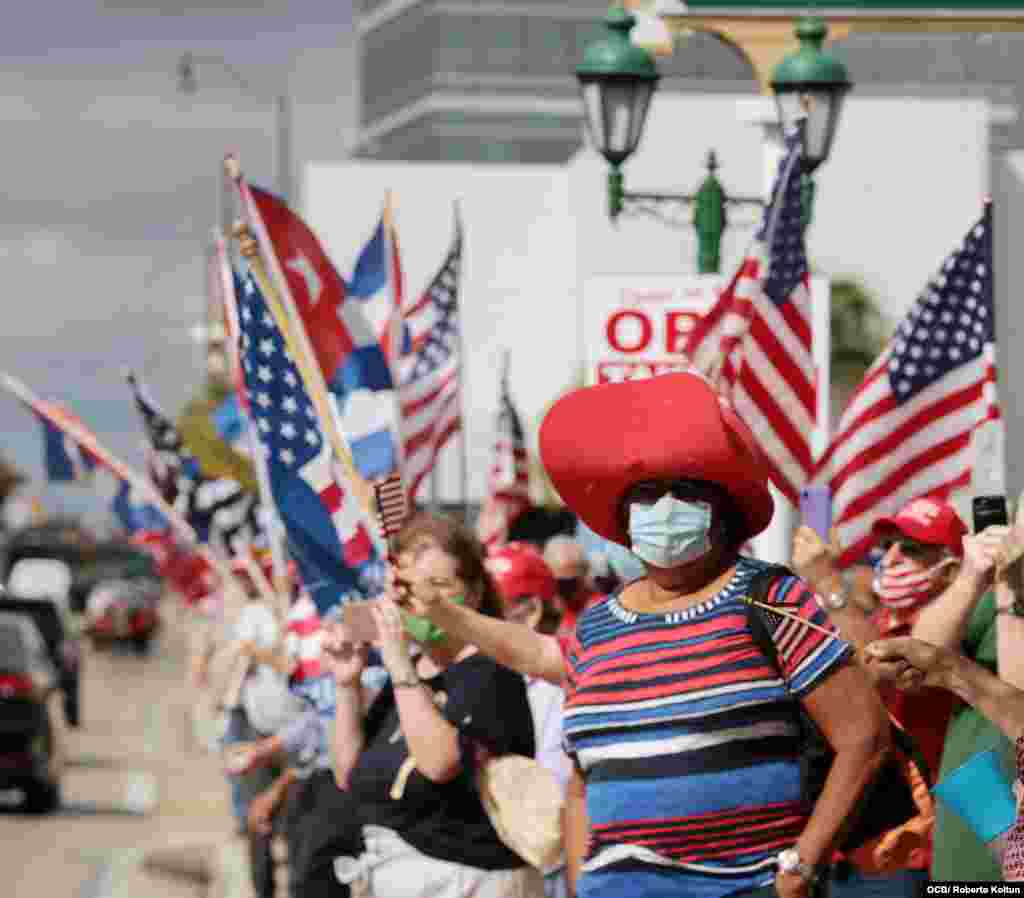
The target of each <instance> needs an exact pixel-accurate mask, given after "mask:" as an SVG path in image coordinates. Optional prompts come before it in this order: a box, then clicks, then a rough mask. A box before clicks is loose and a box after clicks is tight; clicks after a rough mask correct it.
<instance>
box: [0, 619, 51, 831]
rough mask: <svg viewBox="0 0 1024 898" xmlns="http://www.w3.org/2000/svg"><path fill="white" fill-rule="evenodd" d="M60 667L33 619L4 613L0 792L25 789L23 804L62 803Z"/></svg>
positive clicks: (39, 808)
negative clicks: (55, 664)
mask: <svg viewBox="0 0 1024 898" xmlns="http://www.w3.org/2000/svg"><path fill="white" fill-rule="evenodd" d="M58 696H59V688H58V677H57V672H56V669H55V668H54V666H53V664H51V663H50V660H49V658H48V657H47V650H46V644H45V642H44V640H43V637H42V636H41V635H40V633H39V630H38V628H37V627H36V625H35V623H33V620H32V618H30V617H28V616H27V615H25V614H21V613H16V612H12V611H0V790H4V791H6V790H13V789H17V790H19V791H21V792H22V793H23V796H24V798H23V808H24V810H26V811H28V812H29V813H46V812H48V811H52V810H54V809H56V808H57V807H58V806H59V805H60V784H61V775H62V773H63V770H64V763H65V756H64V749H63V745H62V740H61V738H60V725H59V715H60V711H59V709H56V707H55V702H56V700H57V698H58Z"/></svg>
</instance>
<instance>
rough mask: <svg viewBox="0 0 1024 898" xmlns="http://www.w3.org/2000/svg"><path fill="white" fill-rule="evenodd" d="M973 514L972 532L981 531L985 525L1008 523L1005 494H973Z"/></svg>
mask: <svg viewBox="0 0 1024 898" xmlns="http://www.w3.org/2000/svg"><path fill="white" fill-rule="evenodd" d="M971 512H972V514H973V516H974V532H975V533H981V531H982V530H984V529H985V528H986V527H992V526H996V525H998V526H1001V527H1005V526H1006V525H1007V524H1009V523H1010V515H1009V512H1008V511H1007V509H1006V496H975V497H974V501H973V502H972V503H971Z"/></svg>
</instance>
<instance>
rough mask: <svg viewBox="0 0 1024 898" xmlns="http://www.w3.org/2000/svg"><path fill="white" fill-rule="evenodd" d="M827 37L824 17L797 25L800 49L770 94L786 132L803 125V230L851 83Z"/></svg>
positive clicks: (778, 70)
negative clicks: (826, 46)
mask: <svg viewBox="0 0 1024 898" xmlns="http://www.w3.org/2000/svg"><path fill="white" fill-rule="evenodd" d="M827 35H828V26H827V25H826V24H825V21H824V19H821V18H819V17H817V16H810V17H807V18H803V19H800V20H799V21H798V22H797V24H796V36H797V40H799V41H800V47H799V49H798V50H796V51H795V52H793V53H791V54H790V55H789V56H787V57H786V58H785V59H783V60H782V62H780V63H779V64H778V65H777V66H776V67H775V71H774V72H773V73H772V91H773V92H774V94H775V105H776V108H777V109H778V111H779V122H780V123H781V125H782V129H783V132H788V131H789V130H790V129H792V128H795V127H798V126H799V125H800V123H801V122H802V126H803V135H804V137H803V139H804V153H803V162H804V176H803V197H804V227H806V226H807V225H808V224H809V223H810V220H811V212H812V209H813V205H814V181H813V179H812V175H813V173H814V171H815V169H817V168H818V166H819V165H821V164H822V163H823V162H824V161H825V160H826V159H828V157H829V154H830V153H831V152H832V142H833V141H834V140H835V136H836V131H837V130H838V128H839V116H840V113H841V112H842V110H843V101H844V100H845V99H846V95H847V93H849V91H850V88H851V87H853V84H852V83H851V81H850V77H849V75H848V74H847V72H846V66H844V65H843V64H842V63H841V62H840V61H839V60H838V59H836V58H835V57H834V56H832V55H831V54H830V53H826V52H825V51H824V50H823V49H822V45H823V44H824V42H825V38H826V36H827Z"/></svg>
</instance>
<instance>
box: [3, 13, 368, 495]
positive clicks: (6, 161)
mask: <svg viewBox="0 0 1024 898" xmlns="http://www.w3.org/2000/svg"><path fill="white" fill-rule="evenodd" d="M351 6H352V4H351V0H341V2H338V0H333V2H332V0H287V2H285V0H267V2H255V0H207V2H201V0H178V2H175V0H102V2H89V0H33V2H31V3H23V4H19V7H18V15H17V16H9V17H7V18H6V19H5V22H4V28H3V29H0V78H2V79H3V85H4V89H3V91H2V96H0V135H2V136H0V153H2V159H3V167H2V169H0V197H2V201H0V272H2V273H3V281H2V290H3V293H4V294H5V303H4V306H5V308H6V315H5V316H4V318H5V326H4V327H3V328H2V329H0V359H2V362H0V369H2V370H4V371H7V372H9V373H11V374H14V375H15V376H17V377H19V378H21V379H22V380H24V381H25V382H26V383H27V384H28V385H29V386H30V387H32V388H33V389H35V390H36V391H37V392H38V393H39V394H40V395H42V396H44V397H47V398H57V399H63V400H66V401H68V402H70V403H71V404H72V405H73V407H74V408H75V410H76V411H77V412H78V413H79V415H80V416H81V417H83V418H84V419H85V420H86V421H87V423H89V424H90V425H91V426H92V427H93V428H94V429H95V430H96V431H97V432H98V433H99V435H100V436H101V438H102V439H103V440H104V441H105V442H107V443H108V444H109V445H110V447H111V448H112V449H114V450H115V451H117V452H120V453H123V454H125V455H127V456H130V457H131V459H132V460H133V461H135V462H137V461H138V460H139V453H138V444H139V440H140V438H141V431H140V430H139V426H138V422H137V419H136V417H135V413H134V410H133V408H132V406H131V404H130V403H129V402H128V401H127V400H128V392H127V389H126V387H125V386H124V384H123V381H122V380H121V379H120V372H121V370H122V369H123V368H126V367H130V368H134V369H135V370H137V371H139V372H140V373H141V374H142V375H143V376H144V377H145V378H146V379H147V380H148V381H149V382H150V383H151V384H152V387H153V391H154V392H155V393H156V394H157V396H158V398H160V399H161V400H162V401H163V402H164V404H165V405H166V406H167V407H168V409H169V410H172V411H176V410H177V409H179V408H180V406H181V404H182V402H183V401H184V400H185V399H187V398H188V397H189V396H190V395H191V394H192V392H193V391H194V389H195V387H196V384H197V378H198V377H199V372H200V367H199V363H200V356H199V352H198V347H196V346H195V344H194V343H193V342H192V340H191V338H190V336H189V329H190V328H191V326H192V325H194V324H195V323H197V322H198V321H200V320H201V318H202V314H203V308H204V302H205V299H204V277H205V275H204V271H203V262H202V259H203V245H204V241H206V240H207V239H208V235H209V233H210V230H211V228H212V227H213V226H214V225H215V224H216V223H217V210H218V202H219V199H218V190H219V185H218V171H219V165H220V159H221V157H222V156H223V154H224V153H225V152H226V151H228V150H234V151H237V152H239V153H240V155H241V158H242V162H243V167H244V168H245V170H246V172H247V174H248V175H249V176H250V177H251V178H252V179H253V180H255V181H258V182H263V183H272V178H273V172H274V140H275V117H274V109H273V104H272V102H271V101H272V98H273V96H275V95H276V94H278V93H281V92H283V91H287V92H288V93H289V95H290V96H291V97H292V98H293V103H294V107H295V114H294V118H295V126H294V150H293V152H294V155H295V157H296V158H295V168H296V173H297V172H298V169H299V166H300V165H301V163H302V161H303V160H307V159H328V158H337V157H338V156H339V155H340V154H341V153H342V152H343V148H344V146H345V145H346V143H347V140H348V138H349V134H350V129H351V126H352V122H353V115H354V111H353V110H354V102H353V90H354V88H353V77H354V71H355V65H354V61H353V59H352V50H351V44H352V36H351V30H352V26H351V19H352V15H351ZM186 50H191V51H193V52H194V53H195V54H196V55H197V56H198V57H200V58H201V57H203V56H219V57H222V58H224V59H225V60H226V61H227V62H228V63H230V64H231V65H232V66H233V67H234V68H235V69H236V70H237V71H238V72H240V73H241V74H242V75H243V76H244V77H245V79H246V80H247V81H248V82H249V83H250V85H251V88H252V93H253V94H258V95H259V96H254V95H247V94H245V93H244V92H243V91H241V90H240V89H239V88H238V87H237V86H236V85H235V83H234V82H233V81H232V80H231V78H230V77H229V76H228V74H227V73H226V72H225V71H224V70H223V69H222V68H221V67H220V66H218V65H215V64H205V65H204V64H200V65H199V66H198V67H197V75H198V82H199V90H198V92H197V93H196V94H194V95H192V96H186V95H183V94H181V93H180V92H179V91H178V90H177V84H176V79H175V70H176V66H177V63H178V60H179V59H180V57H181V54H182V53H183V52H184V51H186ZM0 422H2V425H3V433H4V438H3V442H2V448H3V451H4V453H5V454H6V455H7V456H8V457H10V458H11V459H12V460H13V461H14V462H15V463H16V464H17V465H18V466H19V467H21V468H22V469H23V470H25V471H26V472H28V473H30V474H32V475H34V476H36V477H38V476H40V475H41V471H42V467H41V441H40V437H39V435H38V430H39V428H38V426H37V425H36V424H35V421H34V419H33V418H32V417H31V416H30V415H28V414H27V413H26V412H24V411H23V410H22V409H21V407H20V406H19V405H18V404H17V403H15V402H14V401H12V400H10V399H9V398H8V397H7V396H6V395H4V396H2V397H0ZM68 495H69V493H68V491H67V490H58V491H55V490H53V489H50V490H48V491H47V492H46V496H47V498H48V500H50V501H51V502H53V503H58V502H60V501H61V499H62V498H63V497H66V496H68ZM72 502H74V500H72ZM74 504H80V503H77V502H75V503H74Z"/></svg>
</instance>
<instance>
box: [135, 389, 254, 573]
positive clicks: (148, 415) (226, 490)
mask: <svg viewBox="0 0 1024 898" xmlns="http://www.w3.org/2000/svg"><path fill="white" fill-rule="evenodd" d="M128 383H129V385H130V386H131V389H132V394H133V395H134V397H135V405H136V407H137V408H138V410H139V414H140V415H141V416H142V422H143V425H144V426H145V429H146V435H147V437H148V442H149V447H148V448H149V453H148V454H149V468H150V479H151V480H152V481H153V483H154V484H155V485H156V487H157V489H158V490H159V491H160V494H161V495H162V496H163V498H164V500H165V501H166V502H167V503H168V504H169V505H170V506H171V507H172V508H173V509H174V510H175V511H177V512H178V513H179V514H180V515H181V516H182V517H183V518H184V519H185V520H186V521H187V522H188V523H189V525H190V526H191V527H192V528H193V529H194V530H195V532H196V535H197V536H198V538H199V541H200V542H202V543H211V544H212V545H214V546H216V547H217V548H218V549H220V550H221V551H223V552H224V553H225V554H228V555H234V554H235V553H237V552H239V551H241V550H242V549H243V548H246V547H248V546H250V545H252V544H253V543H254V542H257V541H261V540H262V539H263V526H262V522H261V512H260V507H259V501H258V500H257V498H256V497H255V496H254V495H252V493H250V492H248V491H247V490H246V489H245V488H244V487H243V486H242V485H241V484H240V483H239V482H238V481H237V480H234V479H233V478H231V477H216V478H214V477H208V476H206V475H205V474H204V473H203V472H202V470H201V469H200V467H199V462H198V461H197V460H196V457H195V456H194V455H193V454H192V453H191V452H190V451H189V449H188V447H187V446H186V445H185V442H184V440H183V439H182V437H181V434H180V433H179V431H178V428H177V427H175V425H174V422H173V421H171V419H170V418H169V417H168V416H167V415H166V414H165V413H164V412H163V411H162V410H161V408H160V407H159V405H157V403H156V400H155V399H153V397H152V396H151V395H150V394H149V392H148V391H147V390H146V389H145V388H144V387H143V386H142V384H141V383H140V382H139V381H138V379H137V378H136V377H135V376H134V375H129V376H128Z"/></svg>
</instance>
